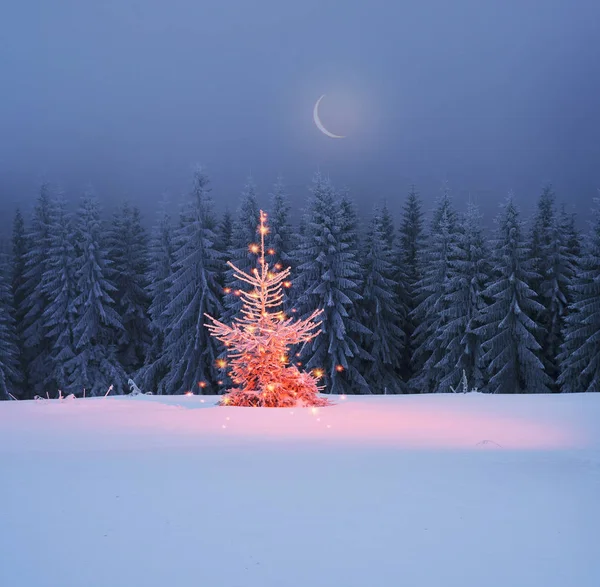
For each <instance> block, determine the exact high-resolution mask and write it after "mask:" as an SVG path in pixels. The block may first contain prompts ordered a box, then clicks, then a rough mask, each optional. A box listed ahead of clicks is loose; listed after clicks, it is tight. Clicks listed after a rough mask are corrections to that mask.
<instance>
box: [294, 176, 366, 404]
mask: <svg viewBox="0 0 600 587" xmlns="http://www.w3.org/2000/svg"><path fill="white" fill-rule="evenodd" d="M311 192H312V198H311V201H310V203H309V208H308V212H307V216H306V222H305V233H304V236H303V238H302V241H301V245H300V252H299V261H300V264H299V266H298V278H297V283H298V289H299V291H300V292H301V294H300V297H299V299H298V302H297V306H296V307H297V308H298V313H299V315H300V316H302V317H305V318H306V317H308V316H310V315H311V314H312V312H314V310H316V309H318V308H322V309H323V314H322V315H321V328H322V332H321V334H320V335H319V336H318V337H317V338H316V339H315V340H314V341H311V342H310V343H308V344H307V345H305V346H304V348H303V349H301V351H300V355H301V356H300V362H302V363H304V364H305V365H306V367H307V368H309V369H322V370H323V371H324V373H325V384H326V386H327V389H328V391H329V392H330V393H370V389H369V386H368V383H367V382H366V380H365V378H364V377H363V376H362V374H361V373H360V371H359V370H358V369H357V368H356V366H355V363H354V360H355V359H357V358H361V359H362V358H365V359H368V354H367V353H366V352H365V351H364V350H363V349H361V348H360V346H359V345H358V344H357V342H356V340H357V339H358V338H359V337H360V335H361V334H362V333H365V332H366V329H365V328H364V326H362V325H361V324H359V323H358V322H357V321H356V320H355V319H353V318H352V317H351V313H353V306H354V304H356V303H357V302H359V301H360V300H361V299H362V298H361V295H360V294H359V293H358V285H357V283H358V282H359V280H360V266H359V263H358V262H357V259H356V257H355V254H354V253H353V252H352V251H351V250H349V247H348V245H347V242H346V241H347V235H344V234H343V233H342V226H343V225H345V224H347V223H348V218H347V217H346V218H344V215H343V213H342V208H341V203H340V199H339V198H337V197H336V194H335V191H334V189H333V186H332V185H331V183H330V182H329V181H328V180H326V179H324V178H323V177H322V176H321V175H320V174H319V173H317V174H316V175H315V177H314V179H313V185H312V188H311Z"/></svg>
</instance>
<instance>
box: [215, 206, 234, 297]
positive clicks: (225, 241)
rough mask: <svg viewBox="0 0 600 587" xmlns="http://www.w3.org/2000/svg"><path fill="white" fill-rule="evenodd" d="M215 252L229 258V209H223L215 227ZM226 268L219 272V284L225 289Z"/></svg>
mask: <svg viewBox="0 0 600 587" xmlns="http://www.w3.org/2000/svg"><path fill="white" fill-rule="evenodd" d="M216 232H217V250H218V251H219V253H221V254H222V255H223V257H224V258H227V257H228V256H229V253H230V251H231V247H232V246H233V215H232V214H231V212H230V211H229V208H225V212H224V213H223V217H222V218H221V222H219V225H218V226H217V231H216ZM226 273H227V266H224V268H223V270H222V271H220V272H219V283H220V284H221V286H222V287H225V281H226V278H227V275H226Z"/></svg>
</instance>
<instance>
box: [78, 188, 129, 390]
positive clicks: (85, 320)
mask: <svg viewBox="0 0 600 587" xmlns="http://www.w3.org/2000/svg"><path fill="white" fill-rule="evenodd" d="M75 232H76V238H75V251H76V255H77V259H76V263H75V265H76V274H75V276H76V281H77V297H76V298H75V302H74V308H75V315H76V321H75V325H74V328H73V342H74V350H75V356H74V357H73V359H71V360H70V361H68V362H67V363H66V368H67V369H68V370H69V373H70V374H71V375H70V376H71V385H72V387H73V388H74V389H75V390H77V391H78V393H82V392H83V390H84V389H85V393H86V395H100V394H101V395H104V394H105V393H106V392H107V390H108V388H109V387H110V386H111V385H112V386H113V387H112V390H111V391H112V393H114V394H121V393H123V392H125V391H126V390H127V376H126V373H125V371H124V370H123V368H122V366H121V364H120V363H119V360H118V358H117V349H116V340H117V337H118V335H119V334H120V333H121V332H122V330H123V324H122V323H121V319H120V316H119V314H118V312H117V311H116V308H115V302H114V299H113V298H112V295H114V293H115V291H116V287H115V285H114V283H113V282H112V281H111V280H110V277H109V275H110V269H109V261H108V259H107V251H106V248H105V242H104V238H103V236H104V235H103V231H102V226H101V222H100V207H99V204H98V200H97V199H96V197H95V195H94V194H93V193H92V192H91V191H87V192H86V193H85V194H84V196H83V198H82V200H81V205H80V208H79V212H78V216H77V223H76V226H75Z"/></svg>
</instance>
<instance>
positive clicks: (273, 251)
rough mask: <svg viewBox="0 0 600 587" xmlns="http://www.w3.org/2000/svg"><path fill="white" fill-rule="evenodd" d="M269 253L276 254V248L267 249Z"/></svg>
mask: <svg viewBox="0 0 600 587" xmlns="http://www.w3.org/2000/svg"><path fill="white" fill-rule="evenodd" d="M267 254H268V255H274V254H275V249H269V250H268V251H267Z"/></svg>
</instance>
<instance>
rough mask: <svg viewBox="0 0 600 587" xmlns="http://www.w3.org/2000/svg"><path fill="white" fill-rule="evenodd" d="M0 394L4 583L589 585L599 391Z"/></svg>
mask: <svg viewBox="0 0 600 587" xmlns="http://www.w3.org/2000/svg"><path fill="white" fill-rule="evenodd" d="M215 401H216V400H215V398H211V397H203V398H201V397H197V396H195V397H185V396H176V397H166V396H163V397H159V396H142V397H137V398H124V397H115V398H110V397H109V398H106V399H104V398H94V399H86V400H82V399H77V400H72V401H69V400H63V401H58V400H51V401H37V402H34V401H30V402H0V470H1V471H2V483H0V503H1V504H2V508H1V509H0V552H1V553H2V555H1V560H2V564H0V585H10V586H11V587H19V586H23V587H38V586H40V587H41V586H44V587H45V586H49V587H53V586H57V587H58V586H60V587H69V586H77V587H83V586H85V587H96V586H97V587H120V586H123V587H125V586H127V587H131V586H134V585H143V586H144V587H155V586H156V587H166V586H169V585H173V586H177V587H187V586H200V585H201V586H207V587H237V586H240V587H271V586H273V587H275V586H277V587H280V586H281V587H336V586H338V585H339V586H343V587H363V586H364V587H379V586H381V587H387V586H390V587H395V586H397V585H407V586H411V587H412V586H415V587H451V586H455V585H456V586H460V587H469V586H473V587H506V586H507V585H510V586H511V587H518V586H523V587H536V586H540V587H565V586H567V585H576V586H577V587H588V586H589V587H592V586H594V587H596V586H597V585H599V584H600V565H599V564H598V555H597V536H598V528H599V527H600V500H599V499H598V496H599V495H600V394H572V395H553V396H550V395H517V396H487V395H482V394H467V395H431V396H388V397H385V396H383V397H382V396H379V397H364V396H363V397H352V398H348V399H343V398H335V402H336V405H334V406H332V407H328V408H320V409H318V410H311V409H294V410H286V409H281V410H269V409H251V408H230V407H216V406H215V405H214V404H215Z"/></svg>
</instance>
